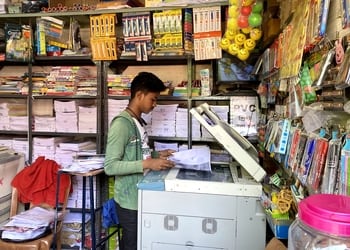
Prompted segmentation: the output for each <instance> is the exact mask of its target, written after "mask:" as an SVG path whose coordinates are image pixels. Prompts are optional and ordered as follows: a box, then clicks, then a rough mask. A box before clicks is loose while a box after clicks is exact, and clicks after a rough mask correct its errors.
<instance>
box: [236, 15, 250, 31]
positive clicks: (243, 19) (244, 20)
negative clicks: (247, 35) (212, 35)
mask: <svg viewBox="0 0 350 250" xmlns="http://www.w3.org/2000/svg"><path fill="white" fill-rule="evenodd" d="M237 24H238V27H239V28H241V29H244V28H247V27H248V26H249V22H248V16H243V15H240V16H239V17H238V21H237Z"/></svg>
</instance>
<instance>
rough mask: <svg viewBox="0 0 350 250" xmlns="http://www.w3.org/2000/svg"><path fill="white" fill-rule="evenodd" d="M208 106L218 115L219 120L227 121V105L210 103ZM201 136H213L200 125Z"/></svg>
mask: <svg viewBox="0 0 350 250" xmlns="http://www.w3.org/2000/svg"><path fill="white" fill-rule="evenodd" d="M210 108H211V109H212V110H213V111H214V112H215V113H216V114H217V115H218V116H219V117H220V119H221V120H223V121H226V122H228V118H229V117H228V113H229V109H230V107H229V106H228V105H216V106H215V105H210ZM201 131H202V137H203V138H213V136H212V135H211V134H210V133H209V132H208V130H207V129H206V128H204V127H203V126H201Z"/></svg>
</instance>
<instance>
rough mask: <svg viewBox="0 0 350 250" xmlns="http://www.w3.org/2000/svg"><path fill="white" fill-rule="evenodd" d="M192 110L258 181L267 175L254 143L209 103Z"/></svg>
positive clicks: (202, 123)
mask: <svg viewBox="0 0 350 250" xmlns="http://www.w3.org/2000/svg"><path fill="white" fill-rule="evenodd" d="M190 112H191V114H192V115H193V116H194V117H195V118H196V119H197V120H198V121H199V122H200V123H201V125H202V126H203V127H205V128H206V129H207V130H208V132H209V133H210V134H211V135H212V136H213V137H214V138H215V139H216V140H217V141H218V142H219V143H220V144H221V145H222V146H223V147H224V148H225V149H226V150H227V151H228V152H229V153H230V154H231V156H232V157H233V158H234V159H235V160H236V161H237V162H238V163H239V164H240V165H241V166H242V167H243V168H244V169H245V170H246V171H247V172H248V173H249V174H250V175H251V176H252V177H253V178H254V179H255V180H256V181H258V182H260V181H261V180H262V179H263V178H264V177H265V175H266V172H265V170H264V169H263V168H262V167H261V166H260V164H259V163H258V152H257V150H256V148H255V147H254V145H252V144H251V143H250V142H249V141H248V140H247V139H246V138H245V137H243V136H241V135H240V134H239V133H238V132H237V131H236V130H235V129H234V128H233V127H232V126H231V125H230V124H228V123H227V122H226V121H224V120H222V119H221V118H220V117H219V116H218V115H217V114H216V113H215V112H214V111H213V110H212V109H211V108H210V106H209V104H208V103H203V104H201V105H199V106H197V107H194V108H192V109H191V110H190Z"/></svg>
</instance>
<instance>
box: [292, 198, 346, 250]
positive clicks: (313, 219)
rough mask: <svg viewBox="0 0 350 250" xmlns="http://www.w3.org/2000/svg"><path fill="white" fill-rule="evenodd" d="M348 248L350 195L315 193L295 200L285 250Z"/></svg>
mask: <svg viewBox="0 0 350 250" xmlns="http://www.w3.org/2000/svg"><path fill="white" fill-rule="evenodd" d="M293 249H295V250H313V249H314V250H316V249H317V250H331V249H334V250H347V249H350V196H344V195H333V194H315V195H311V196H309V197H307V198H305V199H303V200H302V201H301V202H300V203H299V211H298V218H296V219H295V221H294V222H293V223H292V225H291V226H290V227H289V231H288V250H293Z"/></svg>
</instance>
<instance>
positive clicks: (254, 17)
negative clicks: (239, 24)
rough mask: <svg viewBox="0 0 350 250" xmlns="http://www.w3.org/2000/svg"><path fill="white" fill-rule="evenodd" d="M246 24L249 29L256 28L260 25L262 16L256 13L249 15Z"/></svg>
mask: <svg viewBox="0 0 350 250" xmlns="http://www.w3.org/2000/svg"><path fill="white" fill-rule="evenodd" d="M248 23H249V26H250V27H253V28H255V27H258V26H260V25H261V23H262V16H261V15H260V14H257V13H251V14H250V15H249V17H248Z"/></svg>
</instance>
